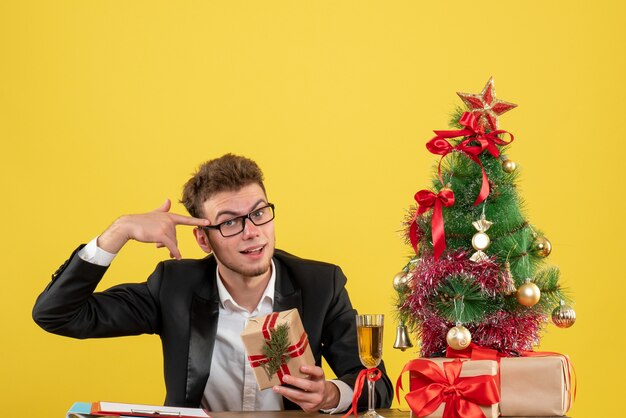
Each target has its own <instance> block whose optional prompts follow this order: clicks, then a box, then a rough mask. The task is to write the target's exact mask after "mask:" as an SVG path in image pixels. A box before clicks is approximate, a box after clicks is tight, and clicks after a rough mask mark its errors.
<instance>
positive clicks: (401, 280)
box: [393, 270, 408, 292]
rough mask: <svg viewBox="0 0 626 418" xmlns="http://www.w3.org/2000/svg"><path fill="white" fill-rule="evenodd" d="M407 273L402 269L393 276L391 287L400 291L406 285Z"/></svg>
mask: <svg viewBox="0 0 626 418" xmlns="http://www.w3.org/2000/svg"><path fill="white" fill-rule="evenodd" d="M407 276H408V274H407V272H406V271H404V270H402V271H401V272H399V273H398V274H396V275H395V276H394V277H393V288H394V289H396V291H398V292H401V291H403V290H404V288H405V287H406V282H407V280H408V277H407Z"/></svg>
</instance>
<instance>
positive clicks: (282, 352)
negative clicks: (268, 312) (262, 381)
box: [262, 323, 290, 378]
mask: <svg viewBox="0 0 626 418" xmlns="http://www.w3.org/2000/svg"><path fill="white" fill-rule="evenodd" d="M288 348H289V325H287V324H286V323H285V324H280V325H278V326H277V327H276V328H275V329H274V330H273V331H272V334H271V336H270V340H269V341H266V342H265V345H264V346H263V350H262V351H263V355H265V357H267V358H268V360H269V361H268V362H267V363H265V364H264V365H263V368H264V369H265V372H266V373H267V376H268V378H271V377H272V376H274V375H275V374H276V372H278V370H280V367H281V366H282V365H283V364H286V363H287V362H288V361H289V359H290V357H289V356H288V355H287V350H288Z"/></svg>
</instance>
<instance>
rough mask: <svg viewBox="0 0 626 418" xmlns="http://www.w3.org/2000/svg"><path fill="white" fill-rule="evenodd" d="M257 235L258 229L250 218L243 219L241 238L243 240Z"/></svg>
mask: <svg viewBox="0 0 626 418" xmlns="http://www.w3.org/2000/svg"><path fill="white" fill-rule="evenodd" d="M258 235H259V227H258V226H256V225H255V224H254V223H252V221H251V220H250V218H243V236H244V238H251V237H256V236H258Z"/></svg>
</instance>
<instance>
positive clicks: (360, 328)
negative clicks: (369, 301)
mask: <svg viewBox="0 0 626 418" xmlns="http://www.w3.org/2000/svg"><path fill="white" fill-rule="evenodd" d="M383 320H384V315H382V314H367V315H357V316H356V330H357V335H358V337H359V358H360V359H361V364H363V366H365V367H367V368H368V369H371V368H374V367H377V366H378V365H379V364H380V360H381V359H382V357H383ZM374 383H375V382H373V381H371V380H370V379H367V392H368V400H367V412H365V413H364V414H363V415H361V417H366V418H383V416H382V415H379V414H378V413H377V412H376V411H375V410H374V405H375V404H376V398H375V396H376V395H375V392H374Z"/></svg>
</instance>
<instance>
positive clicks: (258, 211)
mask: <svg viewBox="0 0 626 418" xmlns="http://www.w3.org/2000/svg"><path fill="white" fill-rule="evenodd" d="M250 216H252V217H253V218H260V217H262V216H263V209H261V210H257V211H256V212H252V213H251V214H250Z"/></svg>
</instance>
